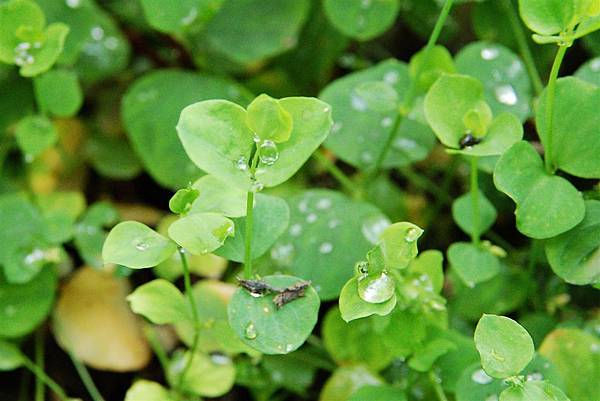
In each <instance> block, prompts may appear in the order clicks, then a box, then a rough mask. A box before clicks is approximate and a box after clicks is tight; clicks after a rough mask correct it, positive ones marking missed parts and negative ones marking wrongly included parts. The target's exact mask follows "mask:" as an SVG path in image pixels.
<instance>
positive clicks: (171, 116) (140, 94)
mask: <svg viewBox="0 0 600 401" xmlns="http://www.w3.org/2000/svg"><path fill="white" fill-rule="evenodd" d="M213 98H223V99H229V100H232V101H235V102H238V103H241V104H245V103H246V102H248V101H249V100H250V96H249V94H248V92H247V91H246V90H245V89H243V88H242V87H240V86H239V85H237V84H235V83H234V82H232V81H229V80H226V79H223V78H217V77H213V76H210V75H205V74H195V73H190V72H184V71H178V70H158V71H153V72H151V73H149V74H147V75H144V76H142V77H141V78H139V79H138V80H137V81H136V82H135V83H134V84H133V85H132V86H131V87H130V88H129V89H128V91H127V93H126V95H125V97H124V98H123V103H122V108H121V111H122V113H123V122H124V124H125V128H126V130H127V134H128V136H129V139H130V140H131V142H132V145H133V149H134V150H135V152H136V154H137V155H138V157H139V158H140V159H141V161H142V164H143V165H144V167H145V168H146V170H147V171H148V172H149V173H150V175H151V176H152V177H153V178H154V179H155V180H156V181H158V183H159V184H161V185H163V186H166V187H169V188H181V187H185V186H186V185H187V184H188V183H189V182H190V181H194V180H195V179H196V178H198V177H199V176H200V175H201V172H200V171H199V170H198V169H197V167H196V166H194V164H193V163H192V162H191V161H190V160H189V159H188V157H187V155H186V154H185V151H184V149H183V147H182V145H181V142H180V141H179V138H178V137H177V133H176V131H175V125H176V124H177V120H178V119H179V114H180V112H181V109H183V108H184V107H185V106H187V105H189V104H192V103H194V102H198V101H201V100H206V99H213Z"/></svg>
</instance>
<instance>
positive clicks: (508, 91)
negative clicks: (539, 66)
mask: <svg viewBox="0 0 600 401" xmlns="http://www.w3.org/2000/svg"><path fill="white" fill-rule="evenodd" d="M495 94H496V99H497V100H498V101H499V102H500V103H502V104H505V105H507V106H514V105H515V104H517V102H518V101H519V97H518V96H517V92H515V88H513V87H512V85H502V86H499V87H497V88H496V90H495Z"/></svg>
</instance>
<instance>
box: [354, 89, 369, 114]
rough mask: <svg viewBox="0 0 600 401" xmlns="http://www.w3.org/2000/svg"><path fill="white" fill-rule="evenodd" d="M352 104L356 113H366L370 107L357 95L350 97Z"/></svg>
mask: <svg viewBox="0 0 600 401" xmlns="http://www.w3.org/2000/svg"><path fill="white" fill-rule="evenodd" d="M350 103H351V105H352V108H353V109H354V110H356V111H365V110H367V108H368V107H369V105H368V104H367V101H366V100H365V99H363V98H362V97H360V96H359V95H358V94H356V93H352V95H350Z"/></svg>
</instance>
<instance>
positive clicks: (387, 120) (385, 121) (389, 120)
mask: <svg viewBox="0 0 600 401" xmlns="http://www.w3.org/2000/svg"><path fill="white" fill-rule="evenodd" d="M393 123H394V120H393V119H392V117H384V118H383V120H381V126H382V127H383V128H389V127H391V126H392V124H393Z"/></svg>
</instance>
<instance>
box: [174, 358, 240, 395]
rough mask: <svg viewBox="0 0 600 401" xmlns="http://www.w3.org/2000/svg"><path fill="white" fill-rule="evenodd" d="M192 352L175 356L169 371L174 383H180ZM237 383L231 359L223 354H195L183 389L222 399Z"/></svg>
mask: <svg viewBox="0 0 600 401" xmlns="http://www.w3.org/2000/svg"><path fill="white" fill-rule="evenodd" d="M191 355H192V354H191V352H190V351H187V352H185V353H183V352H179V353H177V354H175V356H174V357H173V359H172V360H171V363H170V364H169V368H168V371H167V374H168V376H169V377H170V378H171V381H172V382H173V383H177V382H178V381H179V377H180V375H181V372H182V371H183V369H184V367H185V366H186V365H187V361H188V359H189V358H190V357H191ZM234 381H235V366H234V365H233V362H232V360H231V358H229V357H228V356H226V355H222V354H213V355H205V354H201V353H196V354H194V357H193V359H192V363H191V365H190V368H189V371H188V372H187V374H186V375H185V378H184V379H183V388H184V389H185V390H186V391H189V392H191V393H193V394H197V395H200V396H205V397H220V396H222V395H223V394H225V393H227V392H229V390H231V388H232V387H233V384H234Z"/></svg>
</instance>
